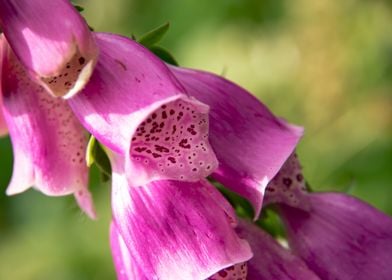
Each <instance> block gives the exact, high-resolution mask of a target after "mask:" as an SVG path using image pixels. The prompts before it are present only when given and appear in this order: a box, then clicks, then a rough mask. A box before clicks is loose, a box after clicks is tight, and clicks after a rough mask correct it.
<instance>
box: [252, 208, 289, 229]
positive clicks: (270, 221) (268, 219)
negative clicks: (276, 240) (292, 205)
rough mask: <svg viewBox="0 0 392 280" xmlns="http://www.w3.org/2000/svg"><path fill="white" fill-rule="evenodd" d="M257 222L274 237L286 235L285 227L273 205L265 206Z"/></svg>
mask: <svg viewBox="0 0 392 280" xmlns="http://www.w3.org/2000/svg"><path fill="white" fill-rule="evenodd" d="M256 224H257V225H258V226H259V227H261V228H262V229H264V230H265V231H266V232H268V233H269V234H271V235H272V236H274V237H286V233H285V229H284V226H283V223H282V220H281V219H280V217H279V215H278V214H277V213H276V211H275V209H274V208H273V206H268V207H267V208H264V209H263V210H262V212H261V215H260V218H259V219H258V220H257V221H256Z"/></svg>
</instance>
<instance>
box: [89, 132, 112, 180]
mask: <svg viewBox="0 0 392 280" xmlns="http://www.w3.org/2000/svg"><path fill="white" fill-rule="evenodd" d="M86 163H87V166H88V167H91V166H92V165H93V164H95V165H96V166H97V167H98V169H99V171H100V172H101V177H102V180H103V181H108V180H109V179H110V177H111V174H112V167H111V165H110V160H109V158H108V156H107V154H106V152H105V150H104V148H103V147H102V145H101V144H100V143H99V142H98V141H97V140H96V139H95V137H94V136H90V139H89V141H88V145H87V150H86Z"/></svg>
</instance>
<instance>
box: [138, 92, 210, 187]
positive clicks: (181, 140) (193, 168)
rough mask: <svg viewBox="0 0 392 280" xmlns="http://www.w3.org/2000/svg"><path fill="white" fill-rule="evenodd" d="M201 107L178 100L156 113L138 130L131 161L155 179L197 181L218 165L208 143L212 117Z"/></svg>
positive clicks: (162, 107)
mask: <svg viewBox="0 0 392 280" xmlns="http://www.w3.org/2000/svg"><path fill="white" fill-rule="evenodd" d="M199 106H200V105H199V104H197V103H193V102H186V101H184V100H176V101H173V102H170V103H167V104H165V105H162V106H161V107H160V108H159V109H157V110H156V111H154V112H153V113H152V114H150V115H149V117H148V118H147V119H146V120H145V121H144V122H142V123H141V124H140V126H139V127H138V128H137V131H136V133H135V134H134V137H133V138H132V143H131V152H130V156H131V160H132V161H133V164H134V165H135V166H137V167H138V168H137V169H138V170H141V169H143V170H144V172H146V173H147V174H148V177H150V178H151V179H175V180H186V181H196V180H199V179H200V178H204V177H206V176H208V175H209V174H210V173H211V172H212V171H213V169H214V168H215V167H216V166H217V160H216V158H215V154H214V152H213V150H212V149H211V146H210V144H209V142H208V114H207V113H204V112H202V113H201V112H200V110H199Z"/></svg>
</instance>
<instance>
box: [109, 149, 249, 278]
mask: <svg viewBox="0 0 392 280" xmlns="http://www.w3.org/2000/svg"><path fill="white" fill-rule="evenodd" d="M112 169H113V175H112V184H113V186H112V208H113V224H112V228H111V246H112V253H113V257H114V260H115V267H116V271H117V275H118V279H183V280H186V279H206V278H208V277H209V276H211V275H213V274H214V273H216V272H218V271H220V270H221V269H224V268H226V267H230V266H232V265H235V264H237V263H243V262H245V261H247V260H248V259H250V258H251V257H252V253H251V251H250V248H249V245H248V243H247V242H246V241H244V240H242V239H240V238H238V236H237V234H236V233H235V231H234V227H235V226H236V218H235V215H234V211H233V209H232V208H231V206H230V205H229V204H228V202H227V201H226V200H225V199H224V197H223V196H221V194H220V193H219V192H218V191H217V190H216V189H215V188H214V187H213V186H212V185H210V184H209V183H208V182H207V181H204V180H203V181H200V182H196V183H195V182H181V181H170V180H161V181H154V182H152V183H149V184H147V185H145V186H140V187H132V186H129V183H128V180H127V178H126V176H125V170H124V159H123V158H121V157H116V158H115V160H113V161H112ZM239 279H245V278H239Z"/></svg>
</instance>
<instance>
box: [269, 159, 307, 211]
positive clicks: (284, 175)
mask: <svg viewBox="0 0 392 280" xmlns="http://www.w3.org/2000/svg"><path fill="white" fill-rule="evenodd" d="M307 192H308V190H307V187H306V181H305V178H304V176H303V174H302V167H301V164H300V163H299V160H298V157H297V154H296V153H295V152H294V153H293V154H292V155H291V156H290V157H289V158H288V159H287V160H286V162H285V163H284V164H283V166H282V168H281V169H280V170H279V172H278V174H276V175H275V177H274V178H273V179H272V180H271V182H270V183H269V184H268V186H267V189H266V193H265V197H264V202H263V205H264V206H267V205H268V204H271V203H282V204H285V205H289V206H292V207H295V208H301V209H303V210H309V208H310V205H309V201H308V198H307V197H306V195H307Z"/></svg>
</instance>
